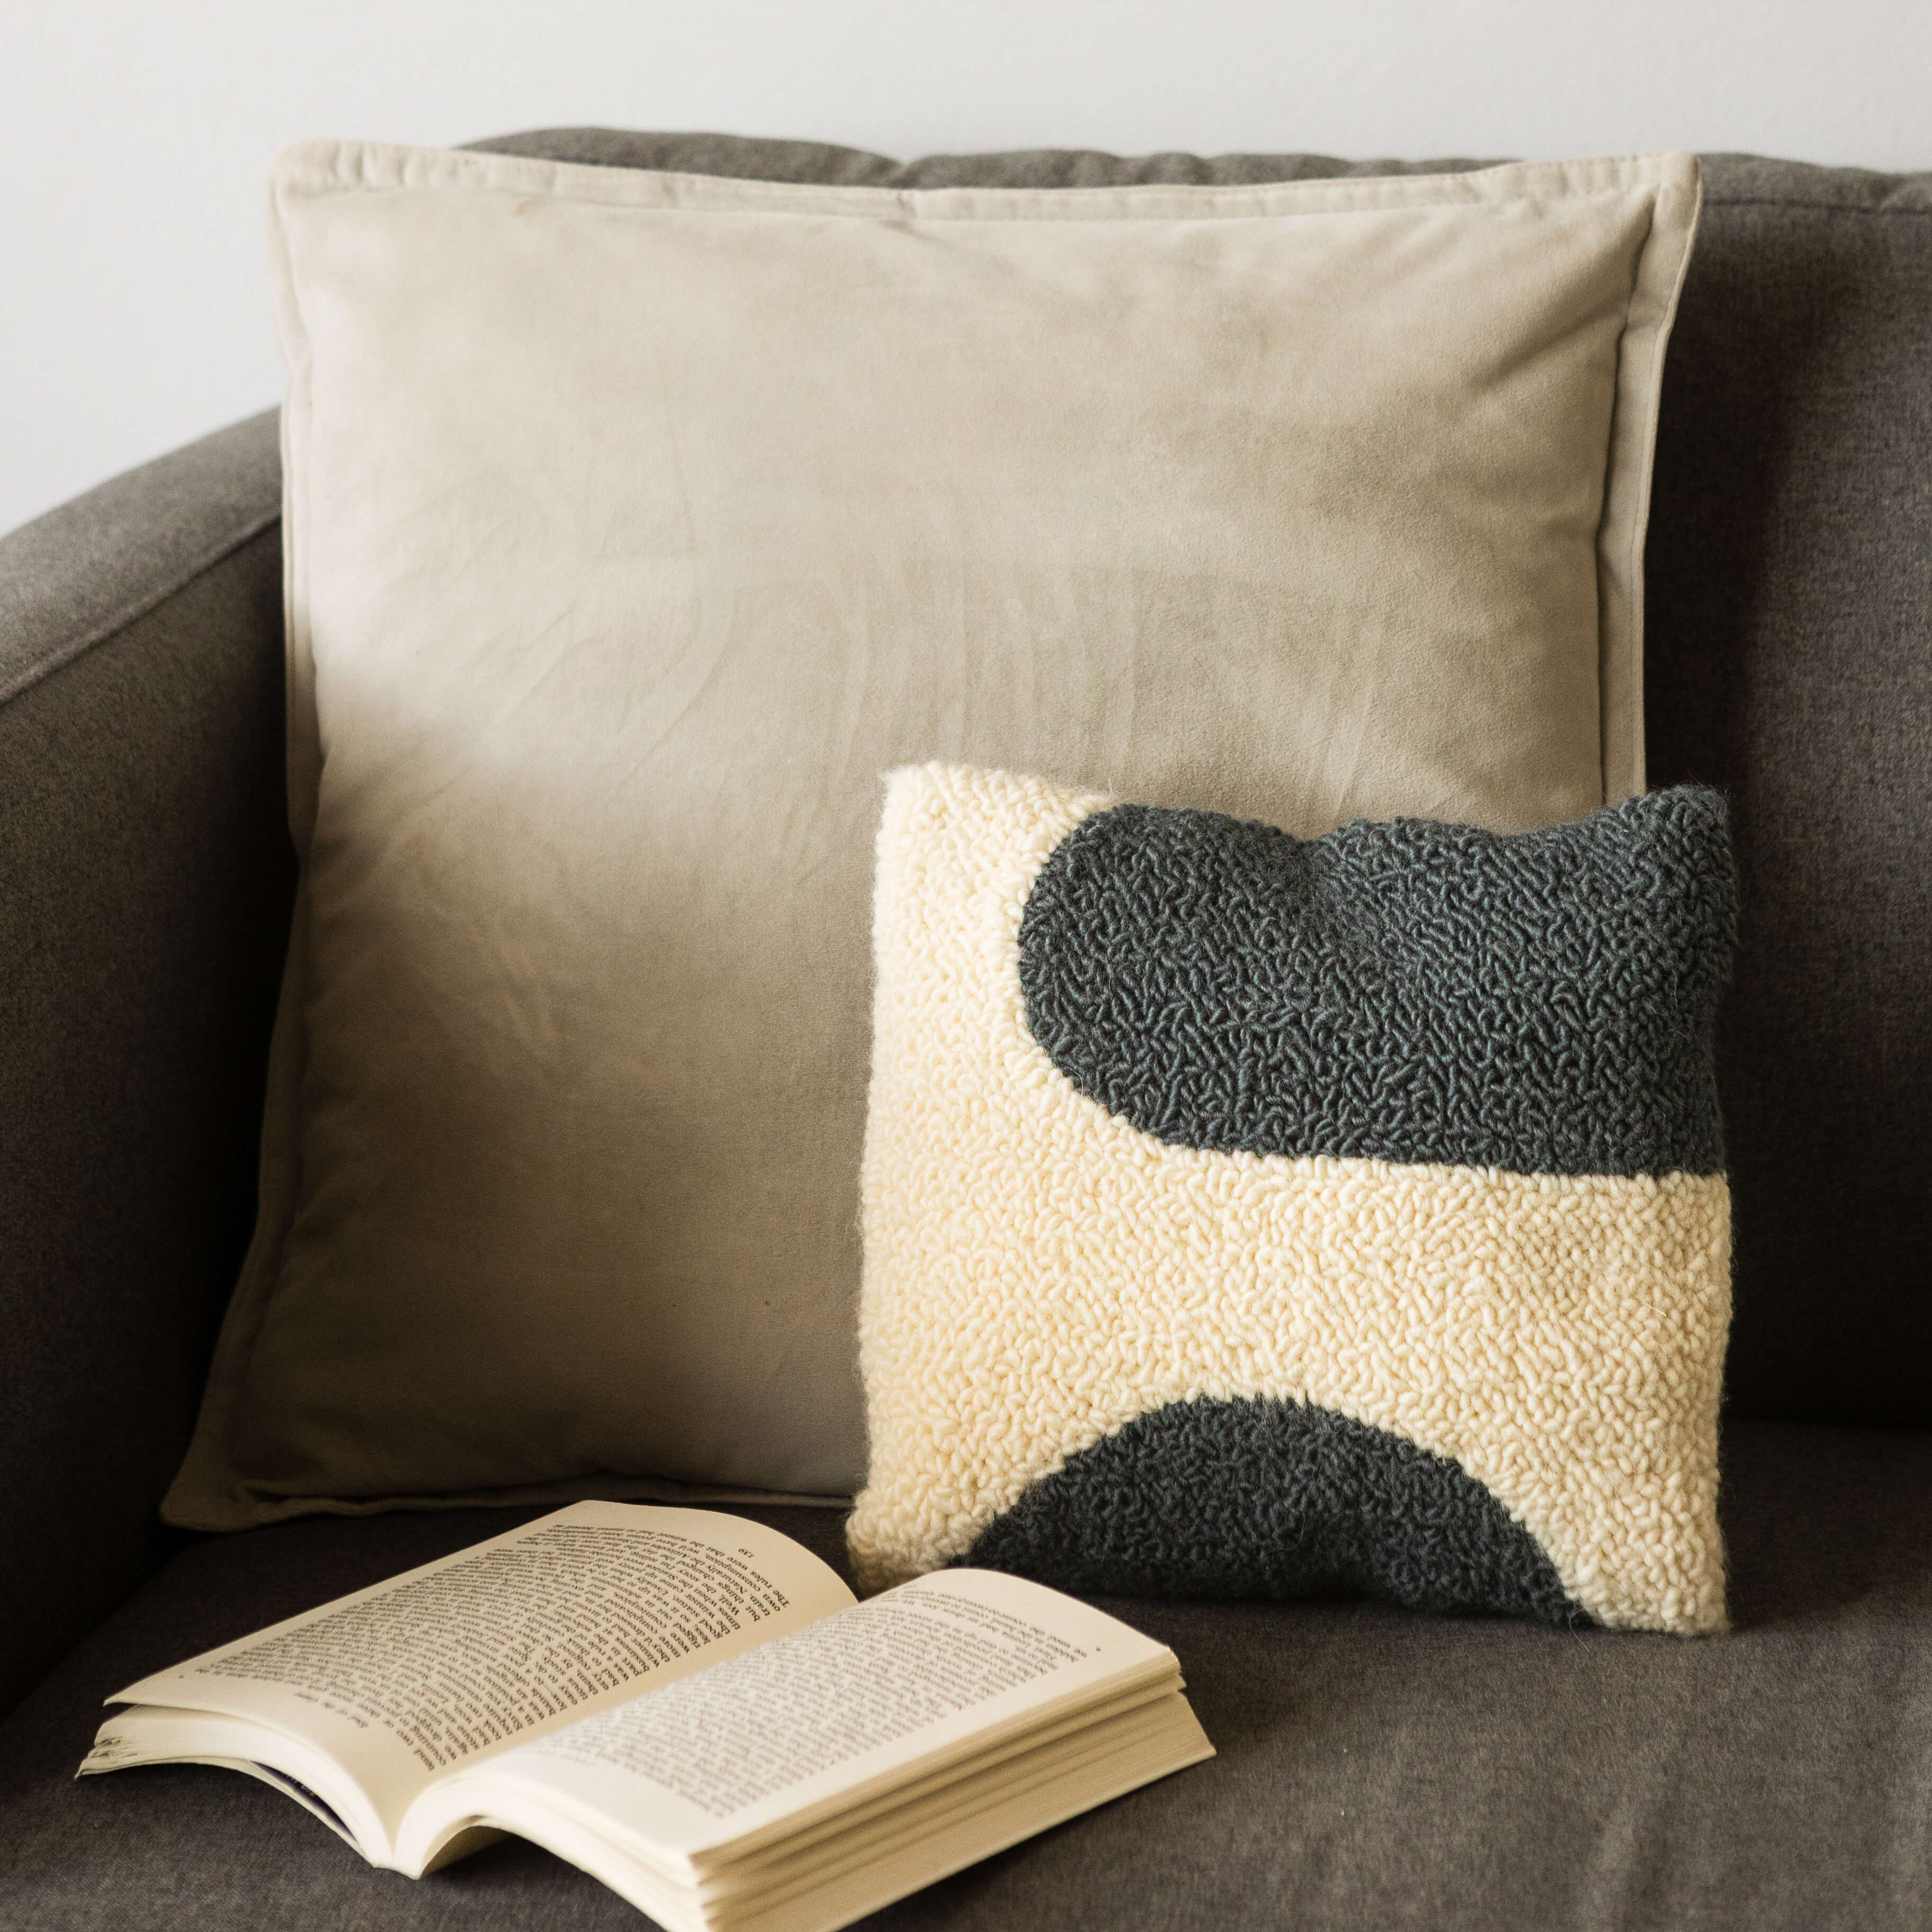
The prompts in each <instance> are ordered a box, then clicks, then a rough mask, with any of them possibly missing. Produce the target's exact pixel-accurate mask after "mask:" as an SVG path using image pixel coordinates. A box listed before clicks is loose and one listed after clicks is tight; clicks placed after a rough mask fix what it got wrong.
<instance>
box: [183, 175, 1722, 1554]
mask: <svg viewBox="0 0 1932 1932" xmlns="http://www.w3.org/2000/svg"><path fill="white" fill-rule="evenodd" d="M1697 205H1698V178H1697V166H1696V163H1695V162H1694V161H1693V160H1691V159H1690V158H1689V157H1682V156H1664V157H1637V158H1627V159H1622V160H1597V161H1585V162H1577V163H1560V164H1538V165H1532V166H1514V167H1507V168H1501V169H1493V170H1490V171H1487V172H1478V173H1471V174H1462V175H1446V176H1409V177H1404V178H1386V179H1383V178H1375V179H1366V180H1365V179H1349V180H1343V181H1310V182H1304V183H1298V184H1292V185H1287V186H1281V187H1258V188H1189V187H1129V188H1121V189H1101V190H1056V191H1026V190H940V191H928V192H899V191H895V190H883V189H868V188H815V187H785V186H778V185H774V184H760V183H748V182H742V181H721V180H709V179H700V178H694V177H688V176H678V175H655V174H651V173H648V172H636V171H629V170H622V169H596V168H587V167H578V166H563V165H558V164H554V163H546V162H540V161H533V160H523V159H513V158H508V157H500V156H481V155H476V154H449V153H440V152H429V151H416V150H410V149H404V148H390V147H380V146H371V145H356V144H317V145H308V146H305V147H302V148H296V149H295V150H293V151H291V152H290V154H287V156H285V157H284V158H283V160H281V163H279V165H278V168H277V170H276V174H275V193H274V208H275V223H274V232H275V245H276V253H277V260H278V284H279V287H278V301H279V314H280V324H281V335H282V339H283V341H284V347H285V349H286V351H287V358H288V362H289V366H290V395H289V401H288V407H287V413H286V417H285V423H286V429H285V435H286V440H287V542H288V549H289V566H290V567H289V598H290V658H289V663H290V723H289V729H290V818H291V823H292V824H293V829H294V832H295V835H296V841H297V844H298V846H299V850H300V852H301V854H302V861H303V872H304V883H303V889H302V899H301V904H300V906H299V910H298V915H297V926H296V934H295V937H294V941H293V947H292V949H291V954H290V966H289V971H288V976H287V986H286V989H285V994H284V1003H283V1007H282V1010H281V1017H280V1020H279V1023H278V1034H277V1038H276V1043H275V1061H274V1067H273V1071H272V1094H271V1096H270V1100H269V1114H268V1120H267V1124H266V1136H265V1146H264V1153H263V1205H262V1210H261V1219H260V1227H259V1229H258V1232H257V1240H256V1242H255V1245H254V1250H253V1251H252V1253H251V1256H250V1259H249V1262H248V1267H247V1269H246V1271H245V1276H244V1278H243V1280H242V1283H241V1286H240V1287H239V1290H238V1292H237V1295H236V1300H235V1303H234V1305H233V1309H232V1311H231V1313H230V1314H229V1319H228V1322H227V1325H226V1329H225V1331H224V1333H223V1337H222V1340H221V1345H220V1352H219V1355H218V1359H217V1364H216V1366H215V1370H214V1376H213V1378H212V1381H211V1387H210V1391H209V1394H208V1402H207V1405H206V1408H205V1413H204V1415H203V1417H202V1424H201V1427H200V1430H199V1433H198V1435H197V1437H196V1442H195V1445H194V1447H193V1451H192V1452H191V1454H190V1458H189V1460H188V1463H187V1466H185V1468H184V1470H183V1472H182V1474H181V1477H180V1478H179V1480H178V1482H177V1484H176V1485H175V1490H174V1491H173V1493H172V1496H171V1498H170V1501H169V1514H170V1515H171V1516H172V1517H173V1518H174V1520H176V1521H179V1522H183V1523H193V1524H197V1525H205V1526H236V1525H240V1524H244V1523H254V1522H260V1521H263V1520H267V1519H269V1518H271V1517H277V1516H281V1515H285V1514H291V1513H294V1512H298V1511H307V1510H313V1509H317V1508H369V1507H389V1506H394V1505H396V1504H398V1503H399V1502H434V1501H443V1502H455V1501H458V1500H469V1499H475V1498H477V1497H479V1496H482V1497H496V1498H502V1499H508V1498H511V1497H518V1498H545V1499H547V1498H562V1497H566V1496H572V1495H576V1494H580V1493H586V1492H589V1491H595V1492H597V1493H604V1494H609V1495H640V1494H651V1493H658V1492H659V1491H660V1490H661V1489H662V1487H663V1485H664V1483H665V1482H666V1481H670V1482H677V1483H682V1484H691V1485H697V1486H699V1487H712V1488H723V1489H724V1490H740V1491H783V1492H790V1493H808V1494H824V1495H836V1494H841V1493H847V1492H849V1491H850V1490H851V1489H852V1488H853V1487H855V1486H856V1484H857V1482H858V1481H859V1478H860V1477H861V1475H862V1469H863V1463H864V1436H863V1426H862V1416H861V1410H860V1405H859V1396H858V1391H857V1387H856V1376H855V1373H854V1367H853V1354H854V1327H853V1322H854V1310H853V1304H854V1299H855V1296H856V1290H857V1285H858V1276H859V1243H858V1232H857V1214H856V1206H857V1171H858V1157H859V1146H860V1142H861V1138H862V1133H863V1127H864V1120H865V1085H866V1073H867V1056H866V1043H867V1017H868V994H869V982H868V913H867V904H868V887H869V880H870V857H871V834H872V829H873V826H874V823H875V822H876V820H877V811H878V800H879V796H880V787H879V776H878V775H879V773H880V772H881V771H882V770H883V769H884V768H886V767H887V766H892V765H895V764H899V763H907V762H913V761H921V760H929V759H943V760H953V761H956V762H960V763H977V764H981V765H987V766H1011V767H1019V768H1021V769H1028V770H1032V771H1036V772H1041V773H1043V774H1044V775H1047V776H1049V778H1052V780H1054V781H1056V782H1058V783H1061V784H1066V785H1068V786H1071V787H1091V788H1094V789H1097V790H1106V791H1109V792H1114V793H1125V794H1127V795H1130V796H1154V797H1160V798H1163V799H1168V800H1170V801H1172V802H1175V803H1177V804H1182V805H1201V806H1204V807H1208V808H1214V809H1217V810H1220V811H1226V812H1231V813H1234V814H1239V815H1242V816H1247V817H1257V818H1264V819H1266V820H1268V821H1269V822H1271V823H1274V824H1277V825H1280V826H1286V827H1287V828H1289V829H1292V830H1294V831H1295V832H1299V833H1302V834H1305V835H1312V834H1315V833H1319V832H1323V831H1325V830H1327V829H1329V828H1331V827H1332V826H1336V825H1337V824H1339V823H1341V822H1343V821H1344V820H1347V819H1349V818H1350V817H1354V816H1356V815H1358V814H1364V815H1370V816H1374V817H1388V816H1391V815H1393V814H1399V813H1409V814H1424V815H1430V816H1436V817H1449V818H1455V819H1460V820H1469V821H1471V822H1473V823H1478V824H1481V825H1484V826H1492V827H1496V828H1499V829H1516V828H1520V827H1526V826H1533V825H1538V824H1544V823H1551V822H1553V821H1556V820H1562V819H1565V818H1568V817H1574V816H1576V815H1577V814H1581V813H1583V812H1586V811H1589V810H1590V809H1592V808H1594V807H1595V806H1597V805H1600V804H1601V803H1602V802H1604V801H1605V800H1606V799H1614V798H1616V797H1619V796H1623V795H1624V794H1625V793H1628V792H1630V791H1631V790H1634V789H1636V788H1637V787H1639V786H1640V784H1641V783H1642V779H1643V748H1642V745H1641V742H1640V736H1639V733H1640V715H1641V711H1640V637H1639V633H1638V622H1639V613H1640V609H1641V584H1640V559H1641V556H1642V550H1643V531H1644V519H1645V509H1646V498H1647V493H1648V489H1649V467H1650V452H1651V447H1652V431H1653V427H1654V423H1655V414H1656V408H1657V397H1658V378H1659V373H1660V366H1661V360H1662V356H1663V353H1664V341H1665V338H1666V335H1667V331H1668V327H1669V323H1670V317H1671V314H1672V311H1673V305H1674V303H1675V301H1676V291H1677V289H1678V287H1679V281H1680V279H1681V278H1682V272H1683V269H1684V266H1685V260H1686V258H1687V255H1688V250H1689V247H1690V243H1691V234H1692V231H1693V228H1694V223H1695V220H1696V216H1697Z"/></svg>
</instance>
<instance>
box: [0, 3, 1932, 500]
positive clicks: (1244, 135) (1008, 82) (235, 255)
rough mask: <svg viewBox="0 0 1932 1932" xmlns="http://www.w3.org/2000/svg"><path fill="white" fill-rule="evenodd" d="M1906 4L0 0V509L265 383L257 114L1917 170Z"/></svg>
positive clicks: (151, 441)
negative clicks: (1666, 157) (1612, 155)
mask: <svg viewBox="0 0 1932 1932" xmlns="http://www.w3.org/2000/svg"><path fill="white" fill-rule="evenodd" d="M1928 104H1932V0H1832V4H1829V5H1826V4H1822V0H1751V4H1732V0H1723V4H1719V0H1595V4H1580V0H1322V4H1320V5H1309V4H1305V0H1163V4H1147V0H669V4H667V0H0V529H9V528H11V527H12V526H13V525H14V524H15V523H19V522H21V521H23V520H25V519H26V518H27V517H31V516H33V515H34V514H37V513H38V512H39V511H40V510H42V509H44V508H49V507H50V506H51V505H53V504H55V503H56V502H60V501H62V499H65V497H67V496H70V495H71V494H73V493H74V492H75V491H77V490H81V489H84V488H86V487H87V486H88V485H89V484H92V483H95V482H97V481H100V480H101V478H104V477H105V476H107V475H112V474H113V473H114V472H115V471H117V470H119V469H124V468H126V467H127V466H130V465H131V464H133V463H137V462H139V461H142V460H145V458H148V457H150V456H153V455H158V454H159V453H160V452H162V451H163V450H166V449H170V448H172V446H175V444H177V443H181V442H184V441H186V440H188V439H189V438H190V437H194V436H196V435H198V434H201V433H202V431H205V430H208V429H210V428H214V427H216V426H217V425H220V424H222V423H223V422H229V421H231V420H232V419H234V418H236V417H237V416H242V415H245V414H247V413H248V412H250V411H251V410H256V409H258V408H260V407H263V406H264V405H265V404H268V403H269V402H271V401H273V400H274V399H275V395H276V393H277V391H278V387H279V384H280V374H279V370H278V365H277V362H276V359H275V351H274V348H273V346H272V342H271V340H270V336H269V323H268V319H267V305H266V299H265V297H264V294H263V287H264V282H263V263H262V254H263V251H262V243H261V229H262V214H261V208H262V201H263V195H262V186H261V184H262V180H263V169H264V167H265V166H266V163H267V160H268V158H269V156H270V154H272V153H273V151H275V148H277V147H278V146H279V145H281V143H282V142H284V141H286V140H288V139H293V138H295V137H297V136H305V135H315V134H341V135H356V136H370V137H374V138H377V139H388V140H401V141H413V142H425V143H433V144H440V143H446V142H458V141H462V140H466V139H473V138H475V137H478V136H482V135H484V134H490V133H504V132H507V131H508V130H511V129H514V128H519V127H543V126H559V125H564V124H588V123H601V124H605V125H614V126H618V127H680V128H694V127H707V128H721V129H724V130H730V131H733V132H738V133H772V134H789V135H799V136H810V137H814V138H818V139H831V140H837V141H842V142H847V143H849V144H850V145H855V146H863V147H871V148H877V149H880V150H882V151H884V152H886V153H888V154H898V155H907V154H916V153H923V152H931V151H938V150H944V149H953V150H960V149H970V148H997V147H1016V146H1039V145H1059V146H1066V145H1080V146H1093V147H1102V148H1112V149H1114V150H1115V151H1117V152H1124V153H1135V152H1144V151H1147V150H1148V149H1151V148H1195V149H1204V150H1208V151H1215V150H1220V149H1229V148H1248V149H1259V150H1264V151H1268V150H1272V151H1282V150H1284V149H1315V150H1319V151H1328V152H1331V153H1338V154H1350V155H1372V154H1403V155H1412V156H1419V155H1428V154H1469V153H1475V154H1525V155H1543V156H1553V155H1561V154H1588V153H1596V152H1604V151H1621V150H1625V149H1630V148H1649V147H1667V146H1668V147H1686V148H1700V149H1706V150H1709V149H1722V148H1743V149H1750V150H1755V151H1758V152H1760V153H1773V154H1788V155H1792V156H1795V157H1799V158H1800V159H1803V160H1819V161H1830V162H1841V163H1856V164H1858V165H1861V166H1868V167H1876V168H1888V169H1903V168H1928V167H1932V105H1928Z"/></svg>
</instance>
